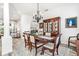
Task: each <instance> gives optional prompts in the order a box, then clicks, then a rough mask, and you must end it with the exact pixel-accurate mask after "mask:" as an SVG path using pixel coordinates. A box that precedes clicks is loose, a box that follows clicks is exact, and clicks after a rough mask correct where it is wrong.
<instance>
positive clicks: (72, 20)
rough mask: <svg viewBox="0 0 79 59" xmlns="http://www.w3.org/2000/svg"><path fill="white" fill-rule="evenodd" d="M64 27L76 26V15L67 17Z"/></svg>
mask: <svg viewBox="0 0 79 59" xmlns="http://www.w3.org/2000/svg"><path fill="white" fill-rule="evenodd" d="M66 28H77V17H71V18H67V19H66Z"/></svg>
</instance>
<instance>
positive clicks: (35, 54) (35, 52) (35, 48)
mask: <svg viewBox="0 0 79 59" xmlns="http://www.w3.org/2000/svg"><path fill="white" fill-rule="evenodd" d="M35 51H36V52H35V56H36V55H37V47H35Z"/></svg>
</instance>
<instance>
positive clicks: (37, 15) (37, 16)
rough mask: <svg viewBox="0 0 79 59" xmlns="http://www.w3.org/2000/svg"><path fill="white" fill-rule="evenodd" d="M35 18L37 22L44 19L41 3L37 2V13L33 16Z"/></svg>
mask: <svg viewBox="0 0 79 59" xmlns="http://www.w3.org/2000/svg"><path fill="white" fill-rule="evenodd" d="M33 19H35V20H36V21H37V22H39V20H41V19H43V17H42V16H41V14H40V10H39V3H37V14H35V15H34V16H33Z"/></svg>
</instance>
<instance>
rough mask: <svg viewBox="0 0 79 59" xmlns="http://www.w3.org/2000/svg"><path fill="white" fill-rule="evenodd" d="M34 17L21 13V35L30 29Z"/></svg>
mask: <svg viewBox="0 0 79 59" xmlns="http://www.w3.org/2000/svg"><path fill="white" fill-rule="evenodd" d="M31 21H32V17H31V16H28V15H21V19H20V30H21V35H22V34H23V32H24V31H30V25H31Z"/></svg>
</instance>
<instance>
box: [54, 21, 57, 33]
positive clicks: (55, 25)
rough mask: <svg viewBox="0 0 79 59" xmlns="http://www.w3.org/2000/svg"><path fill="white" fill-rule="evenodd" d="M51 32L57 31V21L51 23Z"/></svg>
mask: <svg viewBox="0 0 79 59" xmlns="http://www.w3.org/2000/svg"><path fill="white" fill-rule="evenodd" d="M53 31H54V32H57V31H58V21H55V22H53Z"/></svg>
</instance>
